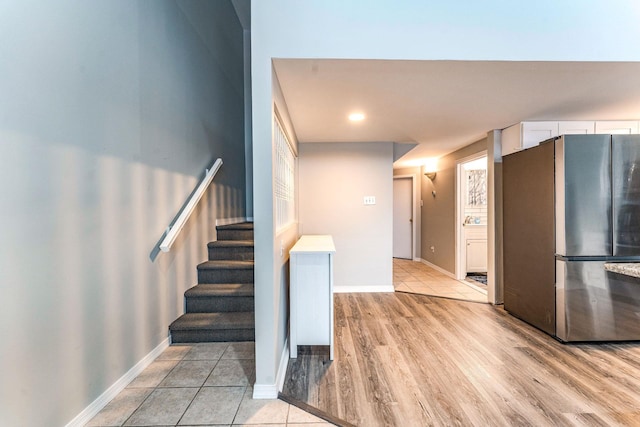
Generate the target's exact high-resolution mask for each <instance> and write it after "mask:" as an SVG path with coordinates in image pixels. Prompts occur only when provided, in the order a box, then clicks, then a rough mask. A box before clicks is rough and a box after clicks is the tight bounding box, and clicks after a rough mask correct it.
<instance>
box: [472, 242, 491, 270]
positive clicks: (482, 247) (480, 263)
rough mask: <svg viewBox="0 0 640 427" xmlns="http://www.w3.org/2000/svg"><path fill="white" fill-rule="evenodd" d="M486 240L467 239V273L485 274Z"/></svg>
mask: <svg viewBox="0 0 640 427" xmlns="http://www.w3.org/2000/svg"><path fill="white" fill-rule="evenodd" d="M486 271H487V239H467V273H486Z"/></svg>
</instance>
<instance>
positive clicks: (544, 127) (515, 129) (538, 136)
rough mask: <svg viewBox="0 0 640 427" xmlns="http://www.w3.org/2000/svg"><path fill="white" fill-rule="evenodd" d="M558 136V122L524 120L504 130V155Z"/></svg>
mask: <svg viewBox="0 0 640 427" xmlns="http://www.w3.org/2000/svg"><path fill="white" fill-rule="evenodd" d="M554 136H558V122H522V123H518V124H515V125H513V126H509V127H508V128H506V129H504V130H503V131H502V155H503V156H506V155H507V154H511V153H515V152H516V151H520V150H524V149H525V148H529V147H533V146H534V145H538V144H540V143H541V142H542V141H545V140H547V139H549V138H553V137H554Z"/></svg>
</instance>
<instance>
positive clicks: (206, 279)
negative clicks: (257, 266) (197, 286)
mask: <svg viewBox="0 0 640 427" xmlns="http://www.w3.org/2000/svg"><path fill="white" fill-rule="evenodd" d="M198 283H253V269H251V270H248V269H243V270H240V269H238V270H236V269H206V270H198Z"/></svg>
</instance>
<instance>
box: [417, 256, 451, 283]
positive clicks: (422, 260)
mask: <svg viewBox="0 0 640 427" xmlns="http://www.w3.org/2000/svg"><path fill="white" fill-rule="evenodd" d="M420 262H421V263H423V264H425V265H428V266H429V267H431V268H433V269H434V270H438V271H439V272H440V273H442V274H444V275H446V276H448V277H451V278H452V279H455V278H456V275H455V274H453V273H452V272H450V271H447V270H445V269H444V268H442V267H438V266H437V265H435V264H432V263H430V262H429V261H427V260H426V259H422V258H420ZM456 280H457V279H456Z"/></svg>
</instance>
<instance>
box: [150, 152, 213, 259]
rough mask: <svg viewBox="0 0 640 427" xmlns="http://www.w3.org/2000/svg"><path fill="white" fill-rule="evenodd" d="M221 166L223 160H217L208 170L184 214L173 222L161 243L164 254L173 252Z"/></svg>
mask: <svg viewBox="0 0 640 427" xmlns="http://www.w3.org/2000/svg"><path fill="white" fill-rule="evenodd" d="M220 166H222V159H217V160H216V161H215V162H214V163H213V165H212V166H211V168H209V169H207V170H206V172H205V175H204V178H203V179H202V181H201V182H200V185H198V188H196V191H194V192H193V194H192V195H191V197H190V198H189V201H188V203H187V204H186V205H185V207H184V209H183V210H182V212H180V215H179V216H178V218H177V219H176V220H175V221H174V222H173V224H172V225H170V226H169V227H168V228H167V235H166V236H165V238H164V240H162V243H160V249H161V250H162V252H169V251H170V250H171V245H173V242H174V241H175V240H176V238H177V237H178V234H179V233H180V231H182V227H184V225H185V224H186V223H187V220H188V219H189V217H190V216H191V214H192V213H193V210H194V209H195V207H196V205H197V204H198V202H199V201H200V199H201V198H202V196H203V195H204V192H205V191H206V190H207V188H208V187H209V184H211V181H213V177H214V176H215V175H216V173H217V172H218V169H220Z"/></svg>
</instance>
